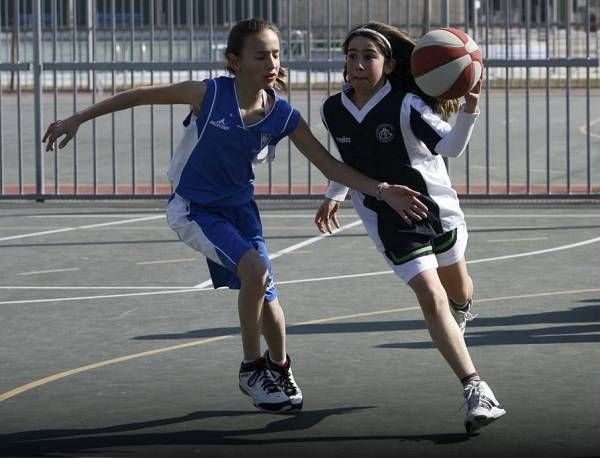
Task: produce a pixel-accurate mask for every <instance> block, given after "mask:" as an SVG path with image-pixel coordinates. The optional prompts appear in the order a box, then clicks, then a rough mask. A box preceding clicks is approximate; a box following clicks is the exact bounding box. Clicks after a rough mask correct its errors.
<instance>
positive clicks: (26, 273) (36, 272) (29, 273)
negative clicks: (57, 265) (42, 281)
mask: <svg viewBox="0 0 600 458" xmlns="http://www.w3.org/2000/svg"><path fill="white" fill-rule="evenodd" d="M74 270H79V267H70V268H68V269H50V270H36V271H34V272H21V273H19V274H17V275H37V274H50V273H54V272H73V271H74Z"/></svg>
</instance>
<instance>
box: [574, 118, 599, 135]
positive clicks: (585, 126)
mask: <svg viewBox="0 0 600 458" xmlns="http://www.w3.org/2000/svg"><path fill="white" fill-rule="evenodd" d="M599 122H600V118H596V119H594V120H592V121H590V127H592V126H593V125H594V124H596V123H599ZM579 132H581V133H582V134H583V135H587V124H583V125H582V126H579ZM590 137H596V138H600V134H595V133H593V132H590Z"/></svg>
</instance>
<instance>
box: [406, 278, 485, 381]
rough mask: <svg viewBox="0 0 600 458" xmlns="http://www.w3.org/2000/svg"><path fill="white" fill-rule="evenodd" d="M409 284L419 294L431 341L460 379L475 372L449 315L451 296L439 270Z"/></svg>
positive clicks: (463, 343) (455, 325)
mask: <svg viewBox="0 0 600 458" xmlns="http://www.w3.org/2000/svg"><path fill="white" fill-rule="evenodd" d="M408 284H409V286H410V287H411V288H412V289H413V291H414V292H415V294H416V295H417V299H418V300H419V304H420V305H421V309H422V310H423V316H424V317H425V322H426V323H427V329H428V330H429V334H430V335H431V339H432V340H433V342H434V344H435V345H436V346H437V348H438V350H439V351H440V353H441V354H442V356H443V357H444V359H445V360H446V361H447V362H448V364H449V365H450V367H451V368H452V370H453V371H454V373H455V374H456V375H457V377H458V378H459V379H462V378H464V377H466V376H467V375H469V374H472V373H473V372H476V371H475V367H474V366H473V362H472V361H471V356H470V355H469V351H468V350H467V346H466V345H465V340H464V338H463V336H462V333H461V332H460V329H459V328H458V325H457V324H456V321H455V320H454V318H453V317H452V314H451V313H450V309H449V307H448V296H447V295H446V291H445V290H444V287H443V286H442V283H441V281H440V278H439V277H438V274H437V271H435V270H428V271H425V272H422V273H420V274H419V275H417V276H416V277H414V278H412V279H411V280H410V281H409V282H408Z"/></svg>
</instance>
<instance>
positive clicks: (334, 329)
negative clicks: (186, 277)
mask: <svg viewBox="0 0 600 458" xmlns="http://www.w3.org/2000/svg"><path fill="white" fill-rule="evenodd" d="M581 302H592V303H594V304H593V305H588V306H583V307H575V308H572V309H570V310H563V311H556V312H542V313H532V314H522V315H512V316H507V317H495V318H476V319H475V320H474V321H472V322H471V323H470V325H469V330H468V331H467V333H466V335H465V340H466V341H467V345H469V346H470V345H516V344H550V343H575V342H600V299H597V300H595V299H591V300H585V301H581ZM544 323H549V324H560V323H593V324H577V325H569V326H552V327H544V328H531V329H526V330H511V329H509V328H508V327H509V326H526V325H535V324H544ZM486 327H497V328H502V330H499V331H481V330H479V328H486ZM425 329H426V327H425V324H424V321H423V320H393V321H362V322H353V323H325V324H310V325H291V326H289V327H288V329H287V333H288V335H308V334H350V333H362V332H365V333H366V332H390V331H392V332H393V331H399V332H401V331H415V330H425ZM594 333H595V334H594ZM237 334H239V327H235V326H232V327H221V328H209V329H197V330H193V331H186V332H183V333H178V334H154V335H146V336H138V337H134V338H133V340H177V339H202V338H209V337H220V336H227V335H237ZM377 347H378V348H415V349H417V348H435V346H434V345H433V344H432V343H431V342H404V343H389V344H383V345H378V346H377Z"/></svg>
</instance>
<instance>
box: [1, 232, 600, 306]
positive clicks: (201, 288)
mask: <svg viewBox="0 0 600 458" xmlns="http://www.w3.org/2000/svg"><path fill="white" fill-rule="evenodd" d="M353 224H354V223H353ZM598 242H600V237H594V238H592V239H587V240H583V241H581V242H577V243H570V244H568V245H560V246H557V247H553V248H547V249H545V250H536V251H528V252H526V253H515V254H509V255H505V256H495V257H491V258H483V259H475V260H471V261H467V264H479V263H482V262H494V261H502V260H505V259H514V258H522V257H524V256H535V255H538V254H545V253H553V252H556V251H562V250H569V249H571V248H577V247H581V246H585V245H590V244H593V243H598ZM302 243H304V242H302ZM313 243H314V242H313ZM298 245H300V244H298ZM294 246H296V245H294ZM291 248H292V247H289V248H286V250H289V249H291ZM282 251H285V250H281V251H280V252H278V253H281V252H282ZM278 253H276V254H278ZM391 273H393V271H392V270H383V271H379V272H368V273H360V274H349V275H337V276H334V277H316V278H305V279H301V280H288V281H278V282H277V284H279V285H285V284H294V283H308V282H316V281H325V280H342V279H346V278H358V277H371V276H375V275H388V274H391ZM207 282H210V280H207V281H206V282H203V283H201V284H200V285H203V284H205V283H207ZM209 284H210V283H209ZM198 291H211V288H206V287H204V286H197V287H193V288H188V289H178V290H166V288H165V290H162V291H153V292H142V293H127V294H110V295H101V296H80V297H60V298H55V299H33V300H22V301H4V302H0V305H9V304H33V303H40V302H66V301H77V300H90V299H113V298H119V297H133V296H155V295H162V294H179V293H190V292H198Z"/></svg>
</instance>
